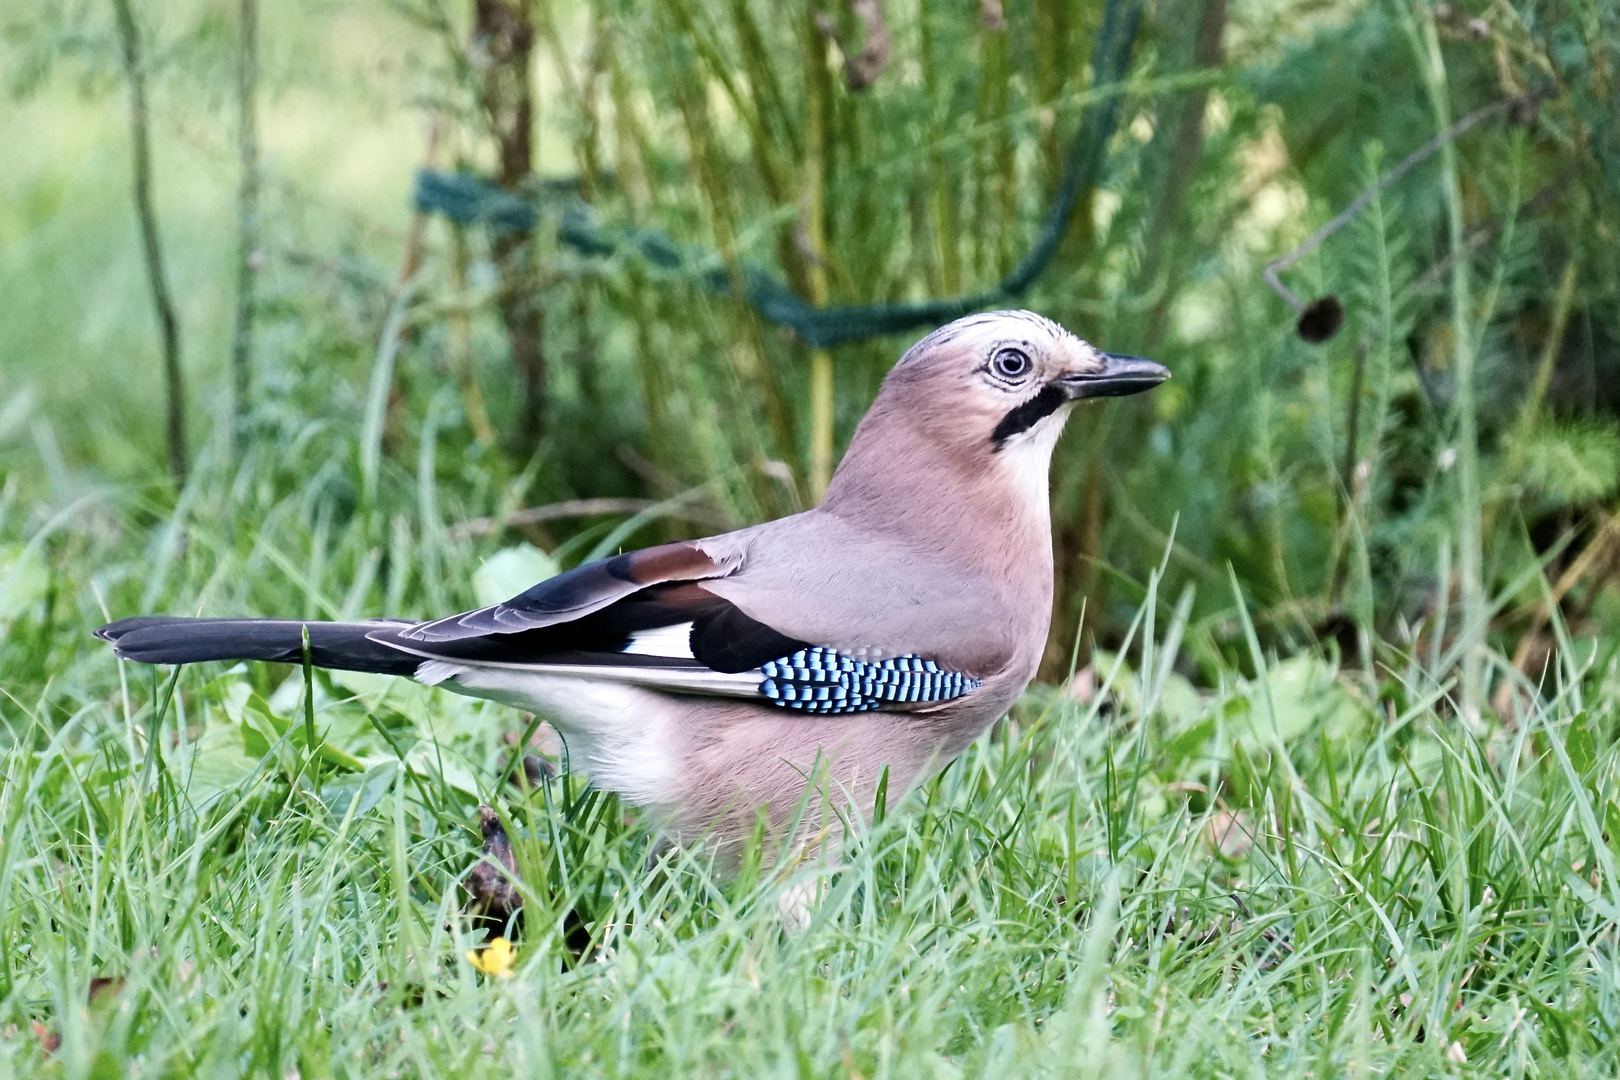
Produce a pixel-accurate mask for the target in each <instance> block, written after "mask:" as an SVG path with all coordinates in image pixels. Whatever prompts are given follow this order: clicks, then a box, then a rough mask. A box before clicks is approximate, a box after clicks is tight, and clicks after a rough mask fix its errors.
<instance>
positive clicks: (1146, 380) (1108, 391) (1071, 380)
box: [1052, 353, 1170, 401]
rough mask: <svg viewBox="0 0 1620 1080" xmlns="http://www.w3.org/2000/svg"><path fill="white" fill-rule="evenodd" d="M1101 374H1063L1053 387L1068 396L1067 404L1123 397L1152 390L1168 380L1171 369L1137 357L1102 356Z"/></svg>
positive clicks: (1054, 382)
mask: <svg viewBox="0 0 1620 1080" xmlns="http://www.w3.org/2000/svg"><path fill="white" fill-rule="evenodd" d="M1102 358H1103V367H1102V370H1101V371H1092V372H1086V373H1084V374H1080V373H1076V374H1073V375H1064V376H1061V377H1060V378H1057V379H1054V380H1053V381H1052V385H1054V386H1056V387H1058V388H1060V389H1061V390H1062V391H1063V392H1064V393H1065V394H1068V395H1069V400H1070V401H1078V400H1080V399H1081V398H1098V397H1124V396H1125V395H1126V394H1140V393H1141V392H1142V391H1143V390H1151V389H1153V388H1154V387H1155V386H1158V385H1159V384H1160V383H1162V382H1164V380H1166V379H1168V378H1169V377H1170V369H1169V368H1167V367H1165V366H1164V365H1163V364H1155V363H1154V362H1153V361H1152V360H1144V359H1142V358H1141V357H1140V356H1118V355H1115V354H1114V353H1103V354H1102Z"/></svg>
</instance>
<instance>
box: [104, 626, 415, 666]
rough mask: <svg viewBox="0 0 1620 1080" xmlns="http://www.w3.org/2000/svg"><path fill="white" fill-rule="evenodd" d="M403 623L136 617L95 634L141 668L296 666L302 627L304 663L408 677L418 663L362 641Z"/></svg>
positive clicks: (300, 654) (300, 655) (300, 660)
mask: <svg viewBox="0 0 1620 1080" xmlns="http://www.w3.org/2000/svg"><path fill="white" fill-rule="evenodd" d="M408 625H410V624H409V623H396V622H370V623H329V622H299V621H298V620H296V619H182V618H176V617H173V616H167V615H140V616H136V617H135V618H133V619H120V620H118V621H117V622H112V623H108V624H107V625H106V626H103V627H101V628H100V629H99V630H97V631H96V636H97V637H99V638H101V639H102V640H103V641H110V642H112V646H113V652H115V653H117V654H118V656H119V657H121V658H123V659H125V660H135V661H138V662H140V663H143V664H194V663H197V662H199V661H203V660H269V661H273V662H275V663H280V664H301V663H303V660H304V635H303V631H304V628H305V627H308V628H309V653H310V662H311V663H313V664H314V665H315V666H316V667H322V668H335V669H337V670H339V671H370V672H375V673H377V674H381V675H414V674H416V669H417V667H419V666H420V665H421V663H422V658H421V657H419V656H412V655H410V654H409V653H403V652H400V651H399V650H398V649H394V648H390V647H389V646H387V645H384V644H382V643H381V642H377V641H372V640H371V639H370V638H369V637H368V636H367V635H369V634H371V633H372V632H374V631H377V630H383V629H391V628H403V627H405V626H408Z"/></svg>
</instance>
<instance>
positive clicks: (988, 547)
mask: <svg viewBox="0 0 1620 1080" xmlns="http://www.w3.org/2000/svg"><path fill="white" fill-rule="evenodd" d="M1169 374H1170V373H1169V372H1168V371H1167V370H1165V369H1164V368H1163V367H1161V366H1160V365H1158V364H1155V363H1152V362H1151V361H1148V360H1142V359H1138V358H1136V357H1130V356H1115V355H1111V354H1108V353H1104V352H1101V351H1099V350H1098V349H1096V348H1095V347H1094V346H1092V345H1090V344H1088V343H1086V342H1084V341H1082V340H1080V339H1079V338H1077V337H1075V336H1074V335H1073V334H1070V333H1069V332H1068V331H1066V330H1064V329H1063V328H1062V327H1061V326H1058V325H1057V324H1056V323H1054V322H1052V321H1050V320H1048V319H1045V318H1042V317H1041V316H1039V315H1035V314H1032V313H1030V312H1027V311H1006V312H995V313H991V314H984V315H974V316H970V317H968V318H965V319H960V320H958V321H957V322H954V323H951V324H950V325H948V326H945V327H942V328H940V329H938V330H936V331H934V332H933V333H931V334H929V335H928V336H927V337H924V338H923V339H922V340H921V341H919V342H917V344H916V345H914V346H913V347H912V348H911V349H910V351H908V352H907V353H906V354H905V356H903V357H901V359H900V362H899V363H898V364H896V365H895V366H894V368H893V370H891V371H890V372H889V374H888V376H887V378H885V380H884V382H883V387H882V390H881V391H880V392H879V393H878V396H877V399H876V400H875V401H874V402H873V403H872V407H871V409H870V410H869V411H868V412H867V414H866V416H865V417H864V418H863V419H862V420H861V422H860V425H859V427H858V428H857V429H856V431H855V435H854V438H853V439H852V440H851V442H850V446H849V451H848V453H846V454H845V456H844V459H843V461H842V463H841V464H840V465H839V466H838V470H837V472H836V473H835V474H834V476H833V478H832V481H831V483H830V484H829V485H828V487H827V493H826V496H825V497H824V498H823V499H822V501H821V505H820V506H818V507H816V508H815V509H813V510H808V511H805V512H804V513H801V514H794V515H793V516H791V517H785V518H780V519H778V520H775V521H768V522H765V523H764V524H761V525H754V526H750V527H748V528H745V529H739V530H737V531H736V532H730V533H725V534H723V535H720V536H713V537H709V538H707V539H703V540H689V541H681V542H678V543H671V544H661V545H659V546H657V547H651V548H646V549H643V550H640V551H631V552H626V553H624V554H621V555H615V556H613V557H611V558H607V559H603V560H601V561H598V562H593V563H589V564H587V565H585V566H581V567H578V568H577V569H574V570H570V571H567V572H566V573H563V574H559V575H558V576H556V577H553V578H551V579H549V580H547V581H542V582H541V583H539V584H538V585H536V586H534V587H533V588H531V589H529V590H528V591H527V592H525V593H522V594H521V595H518V596H514V597H513V598H512V599H510V600H508V601H506V602H505V603H503V604H496V605H495V606H494V607H487V608H481V609H479V610H477V611H470V612H466V613H465V614H459V615H450V616H447V617H445V618H442V619H435V620H433V621H432V622H423V623H413V622H406V621H401V620H392V619H389V620H379V621H374V622H363V623H320V622H311V623H304V622H298V621H294V620H271V619H186V618H170V617H166V616H143V617H138V618H130V619H123V620H120V621H118V622H114V623H109V624H108V625H106V626H103V627H101V628H100V629H99V630H98V631H96V633H97V635H98V636H100V637H102V638H104V639H105V640H107V641H110V642H112V643H113V649H114V652H116V654H117V655H118V656H119V657H121V658H123V659H126V660H134V661H140V662H143V663H149V664H182V663H193V662H196V661H202V660H270V661H277V662H280V663H294V664H295V663H298V662H300V660H301V657H302V653H303V631H304V629H305V628H306V627H307V629H308V632H309V643H310V653H311V660H312V662H313V663H314V664H315V665H317V666H320V667H325V668H338V669H343V670H349V671H369V672H383V673H387V674H391V675H404V676H409V677H414V678H415V679H417V680H419V681H420V682H423V683H426V684H428V685H430V686H442V687H444V688H445V689H447V690H451V691H454V692H456V693H459V694H468V695H471V696H474V697H481V698H489V699H493V700H495V701H499V702H503V703H505V704H508V705H511V706H514V707H515V708H518V709H523V710H527V711H530V712H535V713H539V714H541V715H543V716H544V717H546V718H547V719H549V720H550V721H551V722H552V723H553V724H554V725H555V727H556V728H557V730H558V732H559V733H560V734H561V735H562V737H563V739H564V741H565V743H566V746H567V750H568V760H569V762H570V763H571V765H572V767H575V768H583V769H584V771H586V772H587V773H588V774H589V776H590V777H591V779H592V781H593V782H594V783H596V784H597V785H599V786H601V787H603V788H608V789H611V790H613V791H617V792H618V793H619V794H620V795H621V797H622V798H624V799H625V800H626V801H627V802H630V803H632V804H635V805H637V806H641V807H644V808H647V809H648V810H650V811H651V812H652V813H653V815H654V816H655V818H656V819H657V820H658V821H659V822H660V823H661V825H662V826H663V828H664V829H665V830H666V832H667V833H668V834H669V835H671V836H672V837H673V838H674V839H676V840H679V839H680V838H681V837H682V836H687V837H695V836H697V835H699V834H704V833H712V834H714V835H717V836H718V837H719V838H720V839H722V840H726V839H737V838H739V837H743V836H746V835H748V834H749V832H750V831H751V830H752V829H753V827H754V824H755V822H756V820H757V818H758V814H759V812H760V810H761V808H766V809H767V814H768V816H770V817H771V818H773V819H774V820H776V821H778V822H781V821H784V820H785V819H786V817H787V816H788V815H792V814H793V813H794V812H795V807H796V806H798V805H799V803H800V800H801V798H802V797H803V795H804V792H805V790H806V783H807V778H808V777H809V776H810V775H811V773H812V771H814V770H818V769H819V770H825V773H824V777H825V781H826V784H825V788H823V789H822V790H825V791H828V792H831V793H833V794H834V796H835V800H836V801H837V802H840V803H842V802H844V801H845V800H848V801H849V802H850V803H852V804H853V806H854V807H856V808H858V809H859V811H860V812H862V813H864V812H867V811H869V810H870V809H871V808H872V807H873V803H874V799H875V798H876V796H877V793H878V787H879V778H880V776H881V775H882V773H883V770H884V768H885V767H887V769H888V780H887V784H886V787H885V790H886V791H887V792H892V793H894V794H895V795H898V794H899V793H901V792H904V791H905V790H906V789H907V788H909V787H911V786H912V785H914V784H915V783H917V782H918V781H919V780H921V779H923V778H924V777H925V775H926V774H929V773H931V772H932V771H933V770H934V769H937V768H939V767H941V766H943V765H944V764H945V763H946V762H948V761H950V760H951V759H952V758H953V757H955V756H956V755H957V754H959V753H961V752H962V750H964V749H965V748H966V747H967V746H968V745H969V744H970V743H972V742H973V740H974V739H975V738H977V737H978V736H979V734H980V733H981V732H983V731H984V730H985V728H986V727H988V726H989V725H990V723H991V722H993V721H994V720H995V719H996V718H997V717H999V716H1001V715H1002V714H1003V713H1004V712H1006V710H1007V708H1008V706H1010V705H1011V704H1012V702H1013V700H1014V699H1015V698H1017V697H1018V695H1019V693H1020V692H1022V691H1023V689H1024V687H1025V686H1026V685H1027V684H1028V683H1029V681H1030V679H1032V678H1033V677H1034V675H1035V670H1036V666H1037V665H1038V663H1039V661H1040V658H1041V654H1042V651H1043V649H1044V647H1045V644H1046V636H1047V630H1048V624H1049V620H1050V617H1051V610H1052V537H1051V520H1050V510H1049V507H1048V504H1047V500H1048V494H1047V471H1048V465H1049V462H1050V460H1051V455H1052V448H1053V446H1054V445H1055V444H1056V442H1057V439H1058V435H1059V434H1060V433H1061V432H1062V430H1063V425H1064V422H1065V420H1066V419H1067V416H1068V413H1069V412H1070V410H1071V408H1072V406H1073V405H1074V403H1075V402H1077V401H1080V400H1082V399H1085V398H1097V397H1114V396H1119V395H1124V394H1134V393H1137V392H1139V391H1143V390H1148V389H1150V388H1152V387H1154V386H1156V385H1158V384H1159V383H1160V382H1162V381H1163V380H1164V379H1166V378H1167V377H1168V376H1169ZM818 783H820V781H818Z"/></svg>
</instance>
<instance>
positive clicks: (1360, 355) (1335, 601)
mask: <svg viewBox="0 0 1620 1080" xmlns="http://www.w3.org/2000/svg"><path fill="white" fill-rule="evenodd" d="M1366 372H1367V339H1366V338H1362V339H1361V340H1360V341H1358V342H1356V363H1355V367H1354V368H1352V369H1351V374H1350V417H1349V424H1348V427H1349V431H1347V432H1346V433H1345V440H1344V464H1343V466H1341V468H1340V473H1339V486H1340V487H1341V488H1342V489H1343V490H1342V497H1343V499H1344V517H1343V518H1342V519H1341V520H1340V522H1339V536H1338V539H1337V540H1336V541H1335V542H1334V544H1333V584H1332V586H1331V587H1330V588H1329V589H1328V610H1329V611H1330V612H1331V611H1332V610H1333V609H1335V608H1337V607H1338V606H1339V591H1340V590H1341V589H1343V588H1344V575H1345V555H1346V553H1347V549H1348V548H1349V546H1350V522H1351V519H1352V518H1353V517H1354V516H1355V512H1356V484H1355V481H1356V442H1357V439H1356V436H1357V434H1358V432H1359V430H1360V427H1361V384H1362V380H1363V378H1364V377H1365V375H1366Z"/></svg>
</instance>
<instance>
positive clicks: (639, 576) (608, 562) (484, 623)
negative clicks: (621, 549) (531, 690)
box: [401, 543, 742, 642]
mask: <svg viewBox="0 0 1620 1080" xmlns="http://www.w3.org/2000/svg"><path fill="white" fill-rule="evenodd" d="M741 564H742V556H741V554H740V553H737V554H733V555H731V556H729V557H725V558H719V559H716V558H714V557H711V556H710V555H709V554H708V553H707V552H705V551H703V550H702V549H701V548H699V547H698V546H697V545H696V544H691V543H675V544H660V545H659V546H658V547H651V548H643V549H642V550H640V551H628V552H625V553H624V554H622V555H615V556H613V557H612V558H609V559H601V560H598V561H597V562H593V563H587V564H585V565H584V566H580V567H577V568H575V569H573V570H569V571H568V572H566V573H563V574H558V575H557V576H556V577H554V578H549V579H547V580H545V581H542V582H541V583H540V584H538V585H536V586H535V587H534V588H532V589H529V590H528V591H527V592H523V593H520V594H518V595H517V596H514V597H512V599H510V600H507V601H506V602H504V603H500V604H495V605H493V606H492V607H486V608H479V609H478V610H477V611H469V612H466V613H465V614H461V615H450V616H447V617H446V618H443V619H435V620H434V621H432V622H426V623H420V624H418V625H416V626H413V627H411V628H410V629H408V630H405V631H403V632H402V633H401V637H402V638H404V639H406V640H411V641H424V642H442V641H455V640H458V639H462V638H472V637H481V636H483V635H487V634H517V633H523V632H524V631H529V630H536V629H542V628H544V627H548V626H555V625H557V624H559V623H567V622H572V621H574V620H576V619H579V618H582V617H584V616H587V615H590V614H592V613H593V612H597V611H600V610H602V609H603V608H605V607H608V606H609V605H611V604H613V603H615V602H616V601H619V600H623V599H624V598H626V597H628V596H632V595H634V594H635V593H638V592H641V591H642V590H643V589H646V588H647V587H648V586H651V585H657V584H661V583H664V582H677V581H702V580H705V579H708V578H716V577H724V576H725V575H727V574H730V573H732V572H733V571H735V570H736V569H737V568H738V566H740V565H741Z"/></svg>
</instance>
